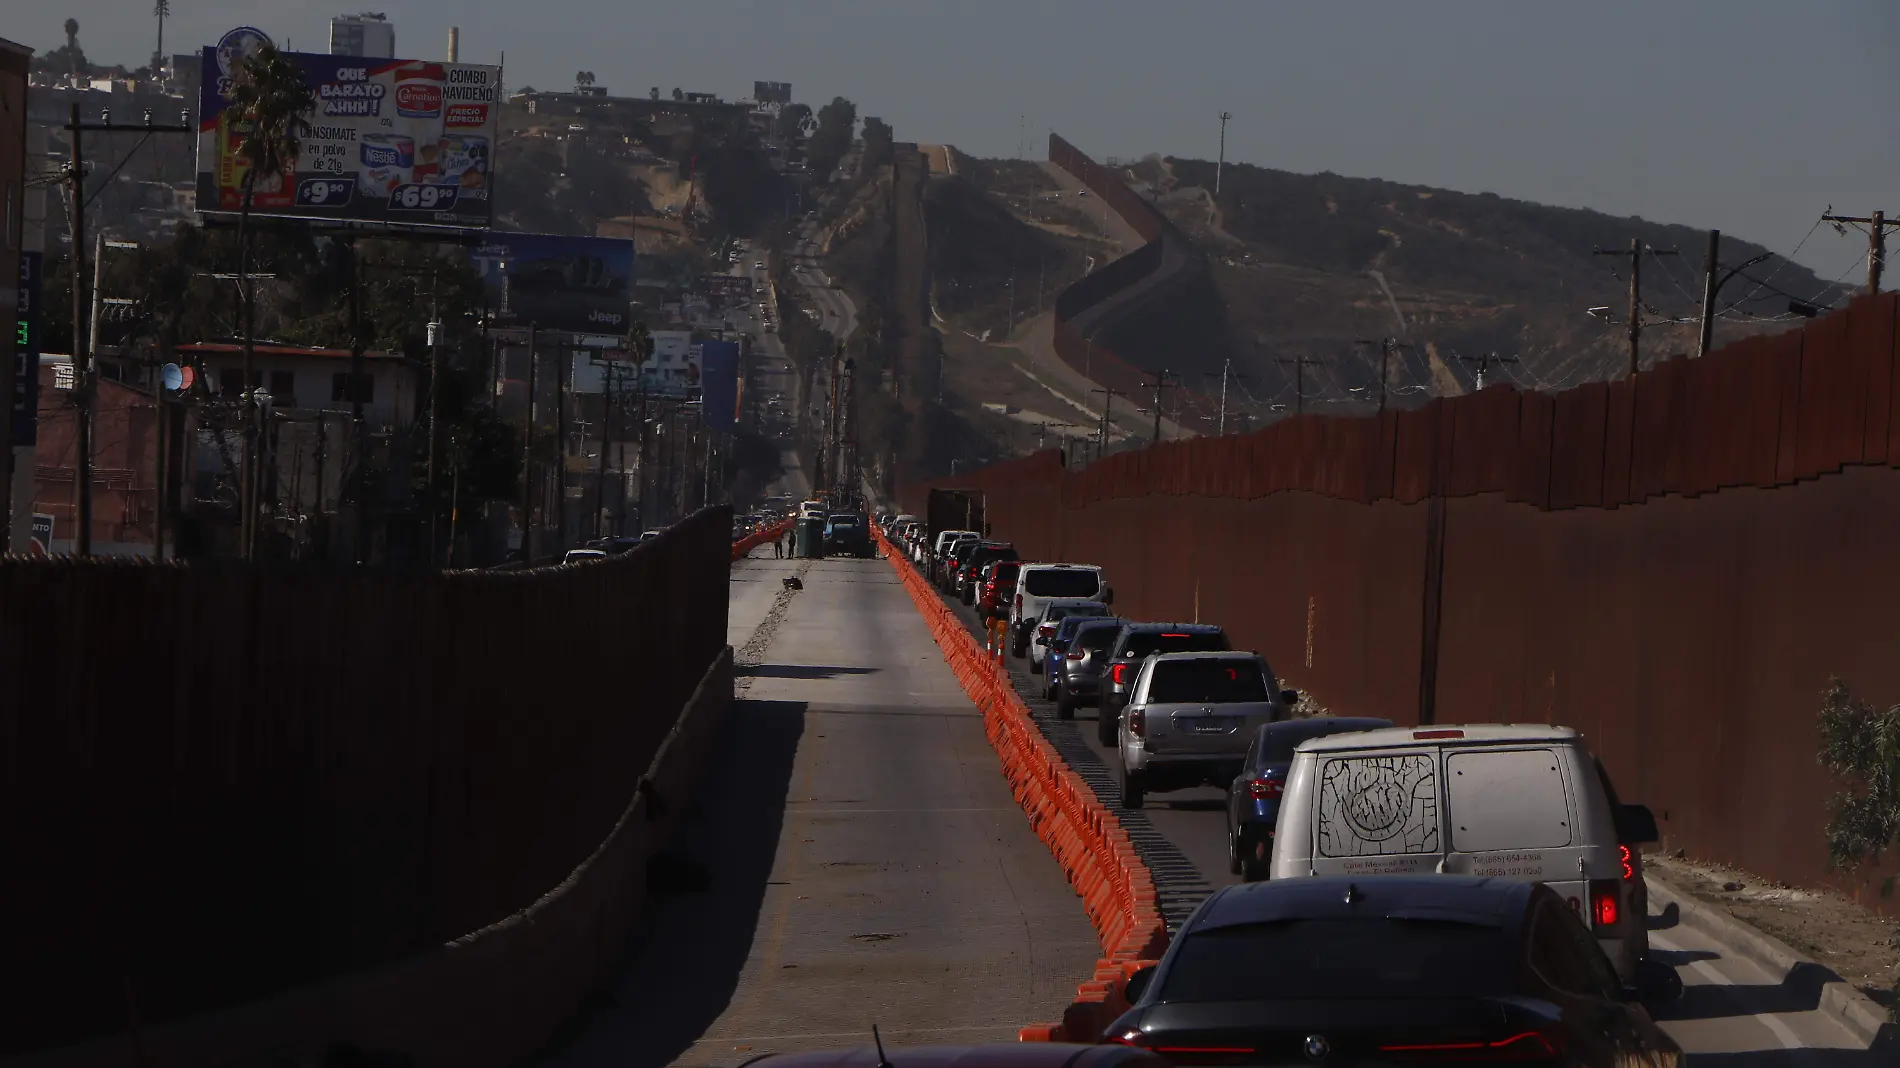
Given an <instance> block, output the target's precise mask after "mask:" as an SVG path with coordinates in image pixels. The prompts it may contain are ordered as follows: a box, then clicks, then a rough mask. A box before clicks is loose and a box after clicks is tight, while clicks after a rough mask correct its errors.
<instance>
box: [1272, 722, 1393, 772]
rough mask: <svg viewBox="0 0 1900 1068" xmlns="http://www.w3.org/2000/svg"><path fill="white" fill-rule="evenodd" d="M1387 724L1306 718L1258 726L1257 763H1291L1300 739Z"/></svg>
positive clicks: (1373, 727)
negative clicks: (1295, 721) (1258, 751)
mask: <svg viewBox="0 0 1900 1068" xmlns="http://www.w3.org/2000/svg"><path fill="white" fill-rule="evenodd" d="M1391 725H1392V723H1391V721H1390V720H1383V719H1308V720H1301V721H1300V722H1298V723H1275V724H1273V725H1272V726H1268V727H1262V728H1260V759H1259V763H1261V764H1291V763H1293V751H1294V750H1295V749H1298V748H1299V747H1300V743H1301V742H1305V741H1308V740H1311V739H1313V738H1325V737H1328V736H1330V735H1334V734H1346V733H1349V732H1352V731H1369V730H1373V729H1376V728H1379V727H1390V726H1391Z"/></svg>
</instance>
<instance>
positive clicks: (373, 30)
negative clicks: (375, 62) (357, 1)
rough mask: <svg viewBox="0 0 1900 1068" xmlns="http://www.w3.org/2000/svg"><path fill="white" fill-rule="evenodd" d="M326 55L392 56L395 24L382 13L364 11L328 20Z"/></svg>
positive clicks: (385, 57)
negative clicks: (328, 34) (328, 46)
mask: <svg viewBox="0 0 1900 1068" xmlns="http://www.w3.org/2000/svg"><path fill="white" fill-rule="evenodd" d="M330 54H331V55H333V56H363V57H365V58H368V59H394V58H396V27H394V26H391V25H390V24H389V18H388V16H386V15H378V14H374V13H372V12H368V11H365V12H363V13H362V14H360V15H338V16H337V17H335V18H333V19H331V20H330Z"/></svg>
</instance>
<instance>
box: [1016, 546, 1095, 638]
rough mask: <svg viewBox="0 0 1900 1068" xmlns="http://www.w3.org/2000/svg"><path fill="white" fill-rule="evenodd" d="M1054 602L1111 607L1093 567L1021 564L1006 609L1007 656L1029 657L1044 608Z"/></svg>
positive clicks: (1090, 565) (1088, 565)
mask: <svg viewBox="0 0 1900 1068" xmlns="http://www.w3.org/2000/svg"><path fill="white" fill-rule="evenodd" d="M1057 598H1063V599H1068V598H1079V599H1082V600H1089V601H1100V602H1102V603H1103V604H1113V603H1114V595H1113V594H1112V593H1110V592H1109V589H1108V580H1107V579H1106V578H1105V577H1103V575H1102V569H1101V568H1099V567H1096V566H1095V565H1093V564H1024V565H1023V566H1022V569H1021V570H1020V571H1018V572H1016V597H1015V599H1014V601H1013V603H1012V604H1011V605H1010V609H1009V637H1010V653H1011V654H1012V655H1013V656H1015V657H1016V659H1018V660H1021V659H1022V658H1023V657H1025V656H1027V655H1028V654H1029V639H1030V638H1031V637H1033V635H1032V634H1031V632H1032V631H1034V630H1035V629H1036V624H1037V623H1038V622H1040V621H1041V620H1042V609H1043V606H1045V605H1047V604H1048V603H1049V602H1050V601H1052V600H1055V599H1057Z"/></svg>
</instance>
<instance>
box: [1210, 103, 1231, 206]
mask: <svg viewBox="0 0 1900 1068" xmlns="http://www.w3.org/2000/svg"><path fill="white" fill-rule="evenodd" d="M1233 117H1234V115H1233V113H1232V112H1229V111H1223V112H1221V113H1220V158H1219V159H1218V160H1217V161H1216V162H1215V163H1214V199H1215V200H1216V201H1218V200H1220V177H1221V172H1222V171H1224V170H1226V169H1227V120H1228V119H1231V118H1233Z"/></svg>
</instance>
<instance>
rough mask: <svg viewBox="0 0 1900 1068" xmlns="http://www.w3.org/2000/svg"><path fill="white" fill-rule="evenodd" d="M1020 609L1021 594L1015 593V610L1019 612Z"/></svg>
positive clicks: (1021, 602)
mask: <svg viewBox="0 0 1900 1068" xmlns="http://www.w3.org/2000/svg"><path fill="white" fill-rule="evenodd" d="M1022 610H1023V595H1022V594H1020V593H1019V594H1017V595H1016V611H1018V612H1021V611H1022Z"/></svg>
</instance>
